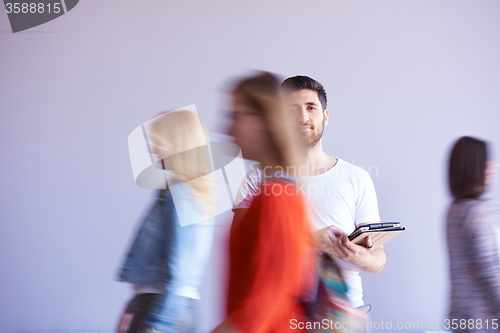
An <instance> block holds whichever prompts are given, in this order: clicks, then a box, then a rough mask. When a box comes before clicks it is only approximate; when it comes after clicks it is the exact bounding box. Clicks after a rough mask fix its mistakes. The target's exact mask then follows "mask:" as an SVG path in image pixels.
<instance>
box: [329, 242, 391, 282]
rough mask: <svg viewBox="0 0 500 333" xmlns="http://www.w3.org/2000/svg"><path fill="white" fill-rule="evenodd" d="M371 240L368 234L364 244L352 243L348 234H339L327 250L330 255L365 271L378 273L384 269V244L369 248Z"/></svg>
mask: <svg viewBox="0 0 500 333" xmlns="http://www.w3.org/2000/svg"><path fill="white" fill-rule="evenodd" d="M372 245H373V242H372V240H371V238H370V236H368V237H367V238H366V243H365V246H363V245H357V244H354V243H353V242H351V241H350V240H349V236H347V235H342V236H340V237H339V238H338V239H337V240H336V241H335V242H334V243H333V245H332V248H331V249H330V250H329V251H328V253H329V254H330V255H334V256H335V257H337V258H339V259H340V260H343V261H345V262H348V263H351V264H353V265H356V266H358V267H359V268H360V269H361V270H362V271H363V272H365V273H380V272H381V271H382V269H384V266H385V263H386V261H387V255H386V254H385V250H384V246H383V245H381V246H380V247H378V248H376V249H375V250H370V249H369V247H370V246H372Z"/></svg>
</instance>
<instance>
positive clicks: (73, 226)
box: [0, 0, 500, 332]
mask: <svg viewBox="0 0 500 333" xmlns="http://www.w3.org/2000/svg"><path fill="white" fill-rule="evenodd" d="M499 13H500V2H498V1H496V0H477V1H471V0H468V1H464V0H453V1H451V0H450V1H448V0H418V1H417V0H406V1H396V0H377V1H372V0H357V1H347V0H344V1H340V0H313V1H307V2H306V1H262V0H254V1H247V2H242V1H228V0H226V1H223V0H214V1H193V0H189V1H169V0H149V1H138V0H135V1H132V0H106V1H98V0H85V1H80V3H79V4H78V5H77V7H75V8H74V9H73V10H72V11H71V12H69V13H68V14H66V15H63V16H62V17H60V18H59V19H56V20H54V21H52V22H49V23H47V24H44V25H42V26H39V27H36V28H33V29H31V30H28V31H26V32H21V33H17V34H12V32H11V31H10V27H9V24H8V19H7V15H6V13H5V12H4V11H3V10H2V11H0V156H1V164H0V170H1V172H0V223H1V226H0V230H1V231H0V332H38V331H79V332H81V331H89V332H90V331H112V330H113V329H114V327H115V324H116V321H117V317H118V315H119V312H120V311H121V310H122V306H123V305H124V303H125V302H126V301H127V299H128V298H129V296H130V293H129V290H128V288H127V286H126V285H125V284H122V283H118V282H115V281H113V278H114V274H115V272H116V269H117V267H118V264H119V262H120V260H121V256H122V254H123V253H124V251H125V249H126V247H127V246H128V243H129V241H130V237H131V234H132V232H133V230H134V228H135V226H136V223H137V221H138V219H139V217H140V216H142V214H143V213H144V209H145V207H146V205H148V204H149V203H150V202H151V199H152V197H151V192H149V191H147V190H143V189H141V188H138V187H137V186H135V184H134V181H133V178H132V172H131V168H130V163H129V157H128V150H127V136H128V134H129V133H130V131H132V129H134V128H135V127H136V126H138V125H139V124H141V123H142V122H144V121H145V120H147V119H149V118H151V117H152V116H154V115H156V114H157V113H159V112H161V111H164V110H168V109H173V108H178V107H181V106H185V105H189V104H193V103H195V104H196V105H197V107H198V111H199V112H200V114H201V115H202V116H204V118H205V121H206V122H207V123H208V125H209V128H210V129H211V130H213V131H219V130H221V129H223V125H224V119H223V118H222V116H221V113H220V110H221V109H222V108H224V103H223V101H224V98H223V93H222V91H221V89H220V88H221V87H223V86H224V84H225V83H226V82H227V81H226V80H227V78H228V77H230V76H233V75H239V74H242V73H247V71H248V69H249V68H257V69H264V70H269V71H273V72H276V73H279V74H281V75H283V76H291V75H296V74H304V75H309V76H311V77H313V78H316V79H317V80H318V81H320V82H322V83H323V85H324V86H325V88H326V90H327V93H328V97H329V109H330V114H331V116H332V118H331V119H332V122H331V124H330V125H329V127H328V128H327V131H326V132H325V137H324V148H325V150H326V152H327V153H329V154H331V155H335V156H338V157H341V158H343V159H344V160H346V161H348V162H354V164H357V165H361V166H365V167H366V168H368V167H370V166H372V169H371V174H372V177H373V178H374V183H375V186H376V189H377V192H378V197H379V204H380V211H381V217H382V219H384V220H400V221H402V222H403V223H404V225H405V226H406V227H407V232H406V233H405V234H403V235H401V236H399V237H397V238H395V239H394V240H392V241H391V242H390V243H388V244H387V246H386V250H387V253H388V262H387V265H386V268H385V270H384V271H383V272H382V273H380V274H378V275H364V276H363V278H364V287H365V296H366V297H365V300H366V302H368V303H371V304H372V305H373V311H372V320H374V321H379V322H380V321H381V320H384V322H388V321H390V322H392V323H397V322H403V323H404V322H422V323H423V325H424V329H426V328H427V325H428V323H429V321H432V322H435V321H439V324H440V327H442V323H443V318H445V317H446V311H447V292H448V284H447V279H448V275H447V259H446V258H447V253H446V247H445V244H444V243H443V241H444V234H443V231H444V228H443V220H444V216H445V212H446V207H447V204H448V203H449V197H448V193H447V188H446V182H445V162H446V160H447V154H448V152H449V148H450V144H451V143H452V142H453V141H454V140H455V139H456V138H457V137H459V136H461V135H474V136H478V137H481V138H484V139H487V140H490V141H492V142H493V143H494V144H495V146H494V153H495V155H496V156H497V157H498V156H500V154H499V152H500V134H499V124H500V112H499V110H500V93H499V87H500V62H499V59H500V20H499V19H498V17H499ZM377 171H378V173H377ZM499 187H500V186H497V187H496V188H494V190H493V191H491V192H490V194H489V196H490V197H492V198H495V200H496V201H497V202H498V199H499V198H500V188H499ZM230 218H231V213H227V214H226V215H224V216H222V217H221V218H220V219H219V224H220V225H221V227H220V228H218V234H217V237H218V239H219V240H220V241H218V242H217V243H216V247H215V249H214V256H213V258H212V269H211V271H210V273H209V277H208V280H207V282H206V284H205V287H204V295H205V305H206V306H205V309H206V312H205V315H204V317H203V319H202V321H203V326H204V328H205V329H207V330H208V329H210V328H211V327H213V326H214V325H216V324H217V323H218V322H219V321H220V320H221V319H222V310H221V308H220V306H221V303H222V300H223V299H224V296H221V292H222V289H223V277H224V273H223V271H222V267H223V266H224V259H221V258H222V257H221V255H222V253H223V251H224V249H225V245H224V242H223V241H222V240H223V239H224V237H225V233H226V232H227V227H228V225H229V221H230ZM377 331H382V330H377ZM411 331H412V330H411V329H410V330H407V332H411Z"/></svg>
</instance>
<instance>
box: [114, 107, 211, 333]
mask: <svg viewBox="0 0 500 333" xmlns="http://www.w3.org/2000/svg"><path fill="white" fill-rule="evenodd" d="M155 119H156V120H155V121H154V122H153V124H152V126H151V128H150V132H149V133H148V137H149V140H150V141H152V142H153V145H152V152H153V153H154V154H155V155H156V157H157V159H158V161H160V162H159V163H160V164H161V165H162V168H163V169H164V170H167V173H168V174H169V175H170V177H169V180H168V183H167V185H166V189H164V190H158V192H157V198H156V201H155V203H154V204H153V206H152V208H151V209H150V210H149V212H148V214H146V216H145V218H144V219H143V222H142V225H141V226H140V228H139V230H138V232H137V234H136V236H135V239H134V241H133V243H132V246H131V247H130V250H129V251H128V252H127V255H126V257H125V259H124V264H123V266H122V268H121V270H120V274H119V280H120V281H124V282H129V283H131V284H132V285H133V288H134V292H135V296H134V297H133V298H132V300H131V301H130V302H129V303H128V305H127V307H126V309H125V311H124V313H123V316H122V318H121V320H120V323H119V326H118V329H117V331H118V333H149V332H195V330H196V325H195V324H196V322H195V320H194V307H196V305H195V304H196V300H197V299H199V294H198V287H199V286H200V285H201V283H202V282H203V275H204V272H205V268H206V266H207V263H208V258H209V254H210V249H211V244H212V237H213V226H211V222H213V221H212V220H210V219H207V217H211V216H213V210H214V200H215V193H214V183H213V179H212V177H211V175H210V173H211V166H210V159H209V155H208V147H207V146H206V145H207V143H208V140H207V136H206V133H205V131H203V129H202V127H201V123H200V119H199V117H198V115H197V114H196V113H194V112H192V111H188V110H183V111H172V112H167V113H165V114H163V115H161V116H159V117H157V118H155ZM174 199H175V200H174ZM181 213H182V214H181ZM181 215H182V219H181V218H180V217H181ZM186 221H188V222H190V223H191V222H193V221H202V222H198V223H193V224H189V225H185V224H186ZM183 222H184V223H183Z"/></svg>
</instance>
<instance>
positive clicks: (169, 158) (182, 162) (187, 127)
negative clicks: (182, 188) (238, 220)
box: [148, 110, 215, 218]
mask: <svg viewBox="0 0 500 333" xmlns="http://www.w3.org/2000/svg"><path fill="white" fill-rule="evenodd" d="M148 136H149V138H150V139H151V140H152V141H153V142H154V143H155V145H154V149H153V150H154V153H155V154H156V155H157V156H158V158H159V159H161V160H162V164H163V168H164V169H167V170H171V171H172V172H173V177H174V181H176V182H185V183H188V184H190V185H191V186H192V187H193V189H194V191H193V195H192V196H191V197H190V199H199V200H200V203H201V204H202V207H203V214H204V216H205V217H206V218H209V217H212V216H213V212H214V210H215V182H214V177H213V175H212V174H211V173H212V165H211V163H210V154H209V150H208V144H209V143H210V140H209V139H208V134H207V133H206V131H205V129H204V126H203V124H202V122H201V119H200V118H199V117H198V115H197V114H196V113H195V112H192V111H188V110H180V111H171V112H167V113H165V114H164V115H162V116H160V117H158V119H157V120H155V121H154V122H153V123H152V125H151V127H150V133H149V135H148Z"/></svg>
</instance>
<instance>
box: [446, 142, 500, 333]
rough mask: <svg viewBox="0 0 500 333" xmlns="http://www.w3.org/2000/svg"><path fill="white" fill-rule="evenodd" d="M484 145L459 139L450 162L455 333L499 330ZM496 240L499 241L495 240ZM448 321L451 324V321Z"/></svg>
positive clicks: (498, 261)
mask: <svg viewBox="0 0 500 333" xmlns="http://www.w3.org/2000/svg"><path fill="white" fill-rule="evenodd" d="M487 152H488V151H487V144H486V142H484V141H481V140H478V139H475V138H471V137H462V138H460V139H459V140H458V141H457V142H456V143H455V145H454V147H453V150H452V152H451V156H450V160H449V186H450V191H451V194H452V196H453V198H454V201H453V203H452V204H451V206H450V208H449V211H448V217H447V222H446V234H447V240H448V253H449V257H450V278H451V300H450V316H449V320H450V323H449V324H450V328H451V329H453V331H454V332H491V331H498V329H499V324H500V323H498V320H493V319H497V318H499V317H498V315H499V314H500V257H499V251H498V245H497V236H496V232H497V231H500V229H499V228H500V223H499V220H498V216H497V214H496V209H495V207H493V206H492V205H491V203H490V202H489V201H487V200H484V199H482V198H481V196H482V195H483V194H484V192H485V186H486V184H488V183H489V182H490V177H489V176H488V174H489V173H490V171H491V169H492V166H491V164H490V163H488V154H487ZM499 239H500V238H499ZM453 319H456V320H455V321H453Z"/></svg>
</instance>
